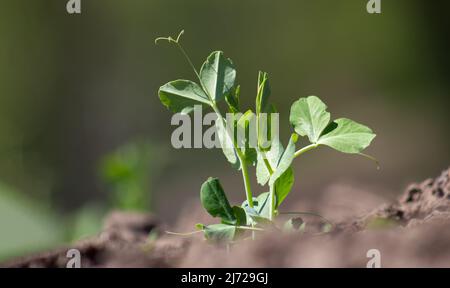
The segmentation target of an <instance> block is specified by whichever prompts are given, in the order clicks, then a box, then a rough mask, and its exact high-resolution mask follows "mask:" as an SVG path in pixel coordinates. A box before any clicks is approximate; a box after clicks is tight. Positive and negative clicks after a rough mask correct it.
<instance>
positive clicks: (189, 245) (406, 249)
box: [0, 169, 450, 267]
mask: <svg viewBox="0 0 450 288" xmlns="http://www.w3.org/2000/svg"><path fill="white" fill-rule="evenodd" d="M323 199H324V200H323V203H321V204H320V207H322V208H323V209H322V211H319V212H320V213H321V215H326V216H327V218H328V219H330V220H332V221H333V222H334V225H333V227H332V229H331V231H330V232H329V233H323V232H321V231H322V230H321V229H322V228H323V227H324V223H325V222H324V221H323V220H322V219H320V218H318V217H315V216H311V215H310V216H302V218H303V219H302V220H304V221H305V222H306V223H307V226H306V227H307V228H306V232H305V233H302V234H299V233H295V234H281V233H280V232H278V231H269V232H267V233H264V234H261V235H258V237H257V239H256V240H255V241H250V240H248V241H242V242H240V243H239V244H238V245H234V246H232V247H231V249H230V250H229V251H227V249H226V248H225V247H221V246H217V245H211V244H208V243H206V242H205V241H203V240H202V236H201V235H195V236H191V237H180V236H173V235H167V234H165V233H164V231H165V227H164V225H162V224H160V223H159V222H158V221H157V220H156V219H155V218H154V217H153V216H151V215H146V214H138V213H124V212H117V211H116V212H112V213H111V214H110V215H109V216H108V217H107V218H106V220H105V225H104V230H103V231H102V232H101V233H100V234H99V235H97V236H95V237H92V238H89V239H85V240H82V241H79V242H77V243H74V244H72V245H70V246H67V247H60V248H58V249H55V250H53V251H50V252H45V253H41V254H38V255H32V256H28V257H23V258H19V259H13V260H12V261H9V262H7V263H4V264H3V265H0V266H3V267H66V263H67V262H68V258H67V257H66V253H67V251H68V250H69V249H72V248H76V249H78V250H79V251H80V253H81V265H82V267H366V265H367V262H368V261H369V260H370V259H369V258H368V257H367V253H368V251H369V250H371V249H377V250H378V251H379V252H380V255H381V258H380V259H381V266H382V267H449V266H450V229H448V228H449V227H450V169H447V170H445V171H444V172H442V174H441V175H440V176H438V177H437V178H434V179H427V180H425V181H423V182H421V183H415V184H411V185H409V186H408V187H407V189H406V190H405V191H404V193H403V194H402V195H401V196H400V197H399V198H398V200H396V201H394V202H393V203H390V204H381V203H382V202H383V201H385V199H383V198H381V197H379V196H377V195H374V194H372V193H369V192H366V191H364V190H362V189H356V188H354V187H345V186H335V187H331V188H330V189H328V190H327V192H326V193H325V195H324V197H323ZM330 203H339V205H340V206H336V205H332V204H330ZM302 205H303V207H301V208H305V207H304V206H305V204H302ZM299 207H300V206H299ZM318 207H319V206H318ZM354 207H363V208H364V209H367V208H369V209H371V210H370V211H368V212H361V211H359V212H358V213H357V214H352V213H351V212H355V208H354ZM373 207H378V208H375V209H373ZM302 210H304V209H302ZM191 211H192V210H191ZM197 211H201V210H200V209H199V208H198V209H197ZM196 213H197V212H196ZM196 213H194V214H196ZM192 214H193V213H186V216H185V217H181V219H182V220H181V221H180V223H179V225H178V227H188V226H186V225H187V224H186V223H187V222H189V221H190V220H186V219H194V217H195V220H199V218H198V217H197V216H199V215H202V214H201V212H198V213H197V214H198V215H192ZM200 218H201V216H200ZM192 221H194V220H192ZM189 223H190V224H189V225H192V224H191V222H189ZM175 228H176V227H175ZM149 233H150V235H157V234H158V235H161V236H160V237H157V238H156V239H152V238H153V237H149ZM235 256H236V257H235Z"/></svg>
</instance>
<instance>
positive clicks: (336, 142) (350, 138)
mask: <svg viewBox="0 0 450 288" xmlns="http://www.w3.org/2000/svg"><path fill="white" fill-rule="evenodd" d="M325 130H326V132H327V133H324V134H323V135H322V136H321V137H320V139H319V141H318V142H317V143H319V144H322V145H327V146H330V147H331V148H334V149H336V150H338V151H340V152H344V153H361V151H363V150H364V149H365V148H366V147H367V146H369V145H370V142H372V140H373V138H375V136H376V135H375V134H374V133H373V132H372V130H371V129H370V128H369V127H367V126H364V125H362V124H359V123H356V122H355V121H353V120H350V119H346V118H340V119H337V120H335V121H334V122H332V123H330V125H329V126H328V127H327V129H325Z"/></svg>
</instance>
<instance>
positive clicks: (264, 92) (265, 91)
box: [256, 71, 270, 115]
mask: <svg viewBox="0 0 450 288" xmlns="http://www.w3.org/2000/svg"><path fill="white" fill-rule="evenodd" d="M269 96H270V85H269V74H267V73H266V72H261V71H259V74H258V91H257V93H256V114H257V115H259V113H264V112H267V108H268V100H269Z"/></svg>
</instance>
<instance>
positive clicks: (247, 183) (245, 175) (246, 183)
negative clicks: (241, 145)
mask: <svg viewBox="0 0 450 288" xmlns="http://www.w3.org/2000/svg"><path fill="white" fill-rule="evenodd" d="M239 160H240V161H241V170H242V177H243V178H244V187H245V193H246V195H247V202H248V206H250V207H251V208H253V193H252V187H251V184H250V177H249V175H248V167H247V161H245V159H243V158H241V157H239Z"/></svg>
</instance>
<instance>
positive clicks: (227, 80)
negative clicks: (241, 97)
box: [200, 51, 236, 102]
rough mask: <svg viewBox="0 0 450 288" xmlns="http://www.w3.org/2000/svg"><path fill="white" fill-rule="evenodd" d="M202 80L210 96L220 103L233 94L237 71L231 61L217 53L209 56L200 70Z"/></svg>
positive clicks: (219, 52) (221, 53)
mask: <svg viewBox="0 0 450 288" xmlns="http://www.w3.org/2000/svg"><path fill="white" fill-rule="evenodd" d="M200 79H201V80H202V83H203V85H204V86H205V89H206V91H207V92H208V94H209V96H211V98H212V99H213V100H214V101H215V102H218V101H220V100H221V99H223V98H224V97H225V95H226V94H229V93H231V90H232V88H233V86H234V81H235V79H236V70H235V69H234V66H233V63H232V62H231V60H230V59H228V58H225V57H224V56H223V52H221V51H216V52H213V53H211V55H209V57H208V59H206V61H205V63H203V66H202V68H201V69H200Z"/></svg>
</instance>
